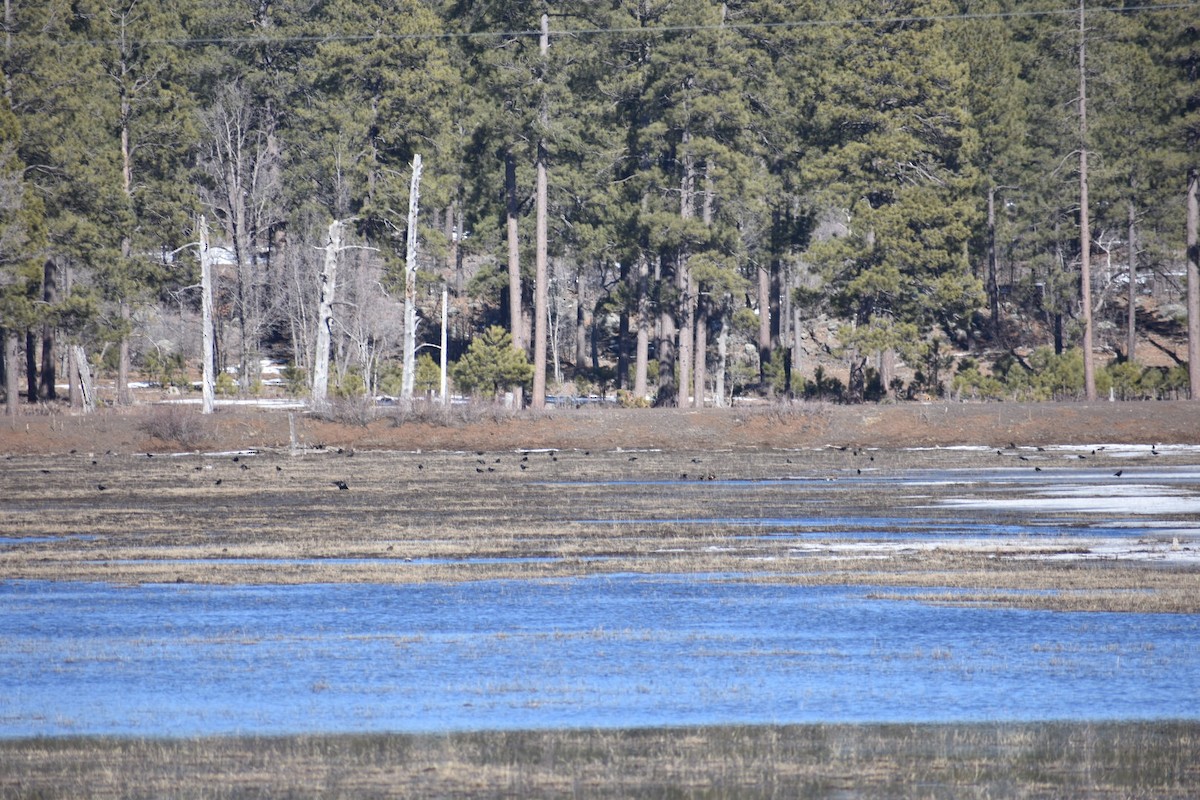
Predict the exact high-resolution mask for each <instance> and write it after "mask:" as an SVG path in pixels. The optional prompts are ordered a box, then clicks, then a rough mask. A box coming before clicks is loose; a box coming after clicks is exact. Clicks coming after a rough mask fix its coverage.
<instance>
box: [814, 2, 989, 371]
mask: <svg viewBox="0 0 1200 800" xmlns="http://www.w3.org/2000/svg"><path fill="white" fill-rule="evenodd" d="M875 10H876V9H875V8H874V7H873V6H871V4H864V3H844V4H841V5H840V6H839V13H838V15H837V19H838V22H839V24H837V25H834V26H831V27H830V28H829V29H827V34H828V39H827V41H826V42H825V47H826V48H827V49H826V50H825V51H824V52H826V53H829V54H830V57H829V59H828V63H826V64H825V65H824V68H823V71H822V72H821V73H820V84H819V88H818V91H817V93H816V97H815V100H814V106H813V120H812V126H811V129H810V134H809V135H810V136H811V137H813V140H814V143H815V144H816V145H817V147H819V152H817V153H815V154H814V156H813V158H812V159H811V160H810V161H809V162H808V163H807V164H806V165H805V166H804V171H805V175H806V178H807V180H808V181H809V182H810V184H811V185H813V186H815V187H821V189H819V190H818V191H817V192H816V193H815V195H816V197H817V200H818V203H819V204H820V205H822V206H824V207H827V208H844V209H846V212H847V214H848V219H849V229H850V233H849V235H848V236H845V237H840V238H835V239H831V240H829V241H826V242H820V243H815V244H814V245H813V246H812V247H811V248H810V249H809V254H808V255H809V258H810V259H812V261H813V262H814V263H816V264H818V265H819V266H820V268H821V269H822V272H823V273H824V275H825V278H826V281H827V288H828V290H829V291H830V294H831V297H832V299H833V300H834V301H835V303H836V304H837V307H838V308H839V309H840V310H841V311H842V312H843V313H844V314H845V315H846V316H848V317H849V318H850V319H852V320H853V321H854V322H855V326H854V327H853V329H852V330H853V332H852V333H850V334H849V335H847V336H846V337H844V340H843V344H844V346H845V347H847V349H848V350H850V351H851V352H855V351H856V352H857V353H858V354H859V356H860V357H865V356H866V355H868V354H872V353H877V354H880V355H881V356H886V355H887V353H888V352H890V351H892V350H894V349H895V350H906V351H908V354H909V358H910V359H913V360H915V359H917V358H920V357H922V354H921V352H920V347H919V346H914V345H919V344H920V341H921V339H922V338H923V337H925V336H927V335H929V334H930V333H931V332H933V331H940V332H941V333H942V334H944V335H947V336H950V337H951V338H952V339H954V340H963V341H965V340H966V338H967V337H968V334H967V331H968V329H969V326H970V324H971V316H972V314H973V313H974V311H975V310H976V308H977V306H978V304H979V301H980V299H981V291H980V290H981V282H980V281H979V280H978V279H977V278H976V277H974V276H973V275H972V274H971V271H970V268H969V263H968V259H967V245H968V243H969V240H970V237H971V235H972V232H973V229H974V225H975V221H976V219H977V217H978V203H977V201H976V199H975V196H974V193H975V187H976V185H977V181H978V177H977V172H976V170H975V168H974V158H975V155H976V151H977V147H978V144H977V140H976V138H975V132H974V130H973V128H972V126H971V119H970V115H969V111H968V106H967V103H966V80H967V74H966V71H965V69H964V68H963V66H962V65H961V63H960V62H958V61H957V60H956V59H955V58H954V57H953V53H952V52H951V50H950V48H949V46H948V44H947V34H946V28H945V24H944V23H943V22H941V21H940V19H939V17H942V16H944V15H947V14H948V13H949V12H950V11H951V10H952V9H951V7H950V5H949V4H948V3H946V2H939V1H938V0H933V1H932V2H904V3H893V4H891V5H890V6H889V9H888V11H889V13H888V16H887V17H886V18H883V19H881V20H880V21H876V22H867V23H847V22H843V21H842V20H844V19H845V17H847V16H849V17H870V16H871V15H872V13H873V12H874V11H875ZM881 366H884V367H886V361H885V362H884V363H883V364H881ZM881 373H883V378H884V384H885V386H886V385H887V383H888V376H887V375H886V369H883V370H881ZM857 388H859V389H861V387H857Z"/></svg>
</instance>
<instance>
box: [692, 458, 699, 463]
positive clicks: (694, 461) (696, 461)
mask: <svg viewBox="0 0 1200 800" xmlns="http://www.w3.org/2000/svg"><path fill="white" fill-rule="evenodd" d="M692 463H693V464H699V463H700V459H698V458H693V459H692Z"/></svg>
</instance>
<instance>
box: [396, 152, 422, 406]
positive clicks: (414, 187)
mask: <svg viewBox="0 0 1200 800" xmlns="http://www.w3.org/2000/svg"><path fill="white" fill-rule="evenodd" d="M420 199H421V154H420V153H414V154H413V160H412V181H411V183H410V184H409V188H408V234H407V237H406V247H405V255H404V372H403V373H402V375H401V379H400V380H401V382H400V399H401V400H402V401H404V402H405V403H411V402H412V397H413V386H414V380H415V377H416V373H417V214H418V212H419V205H420Z"/></svg>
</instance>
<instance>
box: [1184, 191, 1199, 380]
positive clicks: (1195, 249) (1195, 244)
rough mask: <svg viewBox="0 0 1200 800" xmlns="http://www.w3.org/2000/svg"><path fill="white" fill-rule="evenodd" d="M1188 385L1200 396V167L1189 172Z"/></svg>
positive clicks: (1187, 232) (1187, 234) (1187, 233)
mask: <svg viewBox="0 0 1200 800" xmlns="http://www.w3.org/2000/svg"><path fill="white" fill-rule="evenodd" d="M1186 236H1187V308H1188V310H1187V318H1188V387H1189V388H1190V390H1191V395H1192V399H1193V400H1200V168H1198V167H1192V168H1191V170H1190V171H1189V172H1188V185H1187V231H1186Z"/></svg>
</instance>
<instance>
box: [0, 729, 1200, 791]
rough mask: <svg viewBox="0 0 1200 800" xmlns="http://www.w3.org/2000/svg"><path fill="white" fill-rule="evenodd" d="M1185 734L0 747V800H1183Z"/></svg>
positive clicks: (567, 736) (731, 733)
mask: <svg viewBox="0 0 1200 800" xmlns="http://www.w3.org/2000/svg"><path fill="white" fill-rule="evenodd" d="M1198 748H1200V723H1193V722H1147V723H1141V722H1138V723H1043V724H977V725H862V726H852V725H798V726H784V727H775V726H750V727H747V726H731V727H701V728H667V729H661V728H660V729H634V730H565V731H534V732H527V731H497V732H474V733H450V734H444V735H376V734H372V735H344V736H322V735H311V736H296V737H255V738H214V739H182V740H141V739H113V738H65V739H28V740H8V741H2V740H0V797H44V798H57V797H79V796H88V797H97V798H103V797H151V796H157V797H163V796H171V797H177V798H192V797H197V798H198V797H205V798H242V797H332V796H354V797H414V796H422V797H456V798H493V797H563V796H586V797H697V798H700V797H706V798H717V797H744V798H759V797H762V798H766V797H771V798H775V797H789V798H831V797H847V796H855V797H860V796H861V797H913V798H917V797H920V798H958V797H964V796H969V797H1033V798H1039V797H1044V798H1124V797H1139V798H1185V797H1194V796H1196V792H1197V791H1198V790H1200V764H1198V763H1197V761H1196V759H1195V754H1196V752H1197V751H1198Z"/></svg>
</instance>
